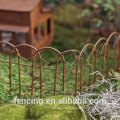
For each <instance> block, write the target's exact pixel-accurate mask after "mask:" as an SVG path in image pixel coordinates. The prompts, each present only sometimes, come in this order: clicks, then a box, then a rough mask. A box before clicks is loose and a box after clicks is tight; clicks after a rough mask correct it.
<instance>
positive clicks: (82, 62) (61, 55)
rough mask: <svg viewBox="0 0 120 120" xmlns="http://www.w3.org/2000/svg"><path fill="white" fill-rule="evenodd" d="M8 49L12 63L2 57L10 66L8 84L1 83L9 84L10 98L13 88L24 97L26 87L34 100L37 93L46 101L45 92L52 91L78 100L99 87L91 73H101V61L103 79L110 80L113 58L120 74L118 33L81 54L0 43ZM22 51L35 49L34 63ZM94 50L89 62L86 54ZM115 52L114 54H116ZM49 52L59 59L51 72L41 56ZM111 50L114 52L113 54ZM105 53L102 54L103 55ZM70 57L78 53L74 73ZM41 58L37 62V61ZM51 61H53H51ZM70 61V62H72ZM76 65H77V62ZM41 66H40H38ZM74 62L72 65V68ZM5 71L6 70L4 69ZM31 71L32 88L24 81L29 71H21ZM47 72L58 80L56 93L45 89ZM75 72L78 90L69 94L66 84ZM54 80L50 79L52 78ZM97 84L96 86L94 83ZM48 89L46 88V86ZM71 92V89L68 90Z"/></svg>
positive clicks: (4, 62) (0, 59) (54, 81)
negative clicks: (89, 89)
mask: <svg viewBox="0 0 120 120" xmlns="http://www.w3.org/2000/svg"><path fill="white" fill-rule="evenodd" d="M114 36H116V37H115V38H116V40H115V41H114V48H113V47H111V46H113V45H110V44H109V41H110V40H111V39H112V38H114ZM3 44H4V45H7V46H10V48H11V51H10V53H9V55H7V56H9V59H8V61H7V60H5V59H2V56H0V64H3V65H5V64H7V65H8V68H9V70H8V72H9V73H8V74H9V75H8V81H7V82H6V81H4V80H3V79H0V83H3V84H8V85H9V87H8V88H7V89H9V94H10V95H12V92H13V91H14V90H13V89H12V87H13V86H18V89H19V91H18V92H19V96H21V95H22V93H21V91H22V87H26V88H30V90H29V92H30V93H31V97H34V94H35V91H40V93H39V96H40V97H41V98H42V97H44V95H45V94H43V92H44V91H50V92H51V93H53V95H56V94H58V93H60V94H74V95H75V96H76V95H77V92H82V90H83V89H84V87H85V86H88V87H89V86H90V85H91V84H93V85H95V84H96V81H97V75H96V74H94V76H93V77H92V75H90V73H92V72H95V71H98V64H99V63H98V61H101V63H102V64H101V66H100V67H101V68H100V69H99V70H101V73H102V74H103V75H105V76H106V78H108V77H109V71H110V67H109V66H110V64H109V60H110V56H114V57H113V58H112V63H113V64H114V68H113V69H114V71H120V34H119V33H117V32H113V33H112V34H111V35H110V36H109V38H108V39H106V38H101V39H99V40H98V41H97V42H96V44H95V45H93V44H90V43H89V44H87V45H85V46H84V47H83V49H82V50H81V51H78V50H67V51H64V52H60V51H58V50H57V49H55V48H51V47H43V48H40V49H39V50H37V49H36V48H34V47H33V46H30V45H28V44H20V45H18V46H14V45H12V44H10V43H7V42H0V45H3ZM100 45H102V49H101V51H98V49H97V48H98V46H100ZM20 47H30V48H31V49H33V50H34V51H35V52H34V54H33V55H32V56H31V58H30V59H25V58H24V57H23V56H21V54H20V52H19V48H20ZM89 47H91V50H89V51H90V54H89V56H87V59H84V57H83V54H84V51H85V50H86V49H87V48H89ZM113 49H114V50H113ZM45 50H48V51H54V52H55V54H56V55H57V56H56V57H55V58H53V60H54V61H55V62H54V66H55V67H54V68H51V67H50V65H48V66H47V67H46V66H45V65H43V62H45V61H44V58H43V57H42V56H41V54H42V52H44V51H45ZM110 50H111V51H110ZM101 52H102V54H101ZM69 53H76V55H75V59H74V64H75V67H74V68H72V69H67V68H66V64H68V63H67V62H66V59H65V55H66V54H69ZM15 54H16V56H17V59H16V61H13V60H12V58H13V57H14V55H15ZM36 58H37V61H36ZM48 59H51V58H50V57H49V58H48ZM68 59H69V58H68ZM22 60H25V61H26V62H25V63H26V64H25V63H24V64H23V63H22ZM29 60H31V63H30V64H29V65H28V64H27V61H29ZM75 61H76V62H75ZM60 62H61V65H62V67H61V68H59V63H60ZM36 63H39V64H36ZM72 64H73V62H72V63H71V64H70V65H72ZM14 65H16V68H15V69H14V70H12V69H13V67H14ZM3 67H4V66H3ZM22 67H23V68H24V67H27V68H29V70H31V73H29V76H30V78H31V80H29V81H30V85H26V84H25V83H24V80H22V77H21V76H22V74H25V72H26V71H24V73H23V72H22V70H21V68H22ZM85 67H87V70H88V71H89V72H88V74H87V76H88V79H87V80H86V81H87V83H86V84H84V81H85V79H84V73H85V72H86V71H84V68H85ZM36 69H37V70H38V73H39V77H37V78H35V74H36ZM17 70H18V72H17V73H18V75H16V77H15V75H13V73H14V71H17ZM44 70H50V73H53V75H54V77H53V78H54V79H53V83H52V86H53V89H47V88H43V83H44V81H48V82H49V79H48V80H45V79H44V77H45V76H43V74H44V72H45V71H44ZM0 72H1V73H0V74H1V75H2V74H3V73H2V68H1V70H0ZM58 72H61V74H60V77H62V79H61V88H60V90H59V91H58V86H57V83H58V77H59V76H58ZM72 72H73V73H74V75H75V76H74V77H73V78H72V82H73V83H72V84H71V86H74V88H73V90H69V92H66V84H67V83H66V82H67V81H69V79H68V80H66V75H67V73H70V74H72ZM6 73H7V69H6ZM48 77H50V76H48ZM14 79H17V80H18V83H15V82H13V81H14ZM36 79H37V81H39V82H38V86H37V87H36V86H35V82H36ZM92 81H93V82H92ZM44 86H46V85H45V84H44ZM68 89H69V88H68Z"/></svg>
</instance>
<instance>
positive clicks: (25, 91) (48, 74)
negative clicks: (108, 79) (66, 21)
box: [0, 24, 115, 103]
mask: <svg viewBox="0 0 120 120" xmlns="http://www.w3.org/2000/svg"><path fill="white" fill-rule="evenodd" d="M59 27H60V28H61V33H59V36H61V37H58V36H57V35H56V34H55V38H54V41H53V43H52V44H51V47H54V48H56V49H58V50H59V51H61V52H63V51H65V50H68V49H78V50H79V51H80V50H81V49H82V48H83V46H85V45H86V44H87V43H93V44H95V42H96V41H97V39H95V38H94V37H93V38H91V39H88V37H85V34H84V37H76V38H74V39H73V37H71V30H70V29H69V28H66V32H67V34H66V36H65V38H62V35H63V34H62V27H61V26H59ZM54 30H55V31H56V24H55V26H54ZM86 31H87V30H86ZM86 36H87V35H86ZM102 45H103V43H101V44H100V45H99V47H98V51H101V48H102ZM90 50H91V48H88V49H86V50H85V51H84V54H83V57H84V59H87V57H88V55H89V53H90ZM110 51H112V53H114V52H115V51H114V49H113V48H110ZM0 55H1V57H0V60H1V61H2V60H5V61H7V62H8V61H9V56H7V55H6V54H3V53H0ZM41 56H42V58H43V67H44V68H45V69H43V71H42V75H43V76H42V79H43V89H45V90H43V95H44V97H45V96H48V95H52V94H53V92H51V91H48V90H46V89H52V90H53V89H54V79H55V71H54V70H55V68H56V61H57V56H58V54H56V53H55V52H53V51H50V50H45V51H43V52H42V53H41ZM99 56H101V55H98V57H99ZM64 57H65V61H66V64H65V68H66V70H72V71H68V72H66V74H65V92H66V93H68V92H73V91H74V90H75V76H76V72H74V71H73V70H75V69H76V63H77V61H76V57H77V54H76V53H73V52H72V53H69V54H66V55H65V56H64ZM114 57H115V55H112V56H110V61H109V62H110V64H109V68H110V69H109V70H110V71H111V70H112V69H113V66H114V62H113V59H114ZM12 62H13V63H14V62H15V63H17V62H18V60H17V57H15V56H12ZM89 62H90V60H88V61H87V62H86V61H84V64H86V63H89ZM39 63H40V62H39V59H38V58H36V59H35V66H40V64H39ZM21 64H28V65H32V61H31V60H29V61H26V60H23V59H21ZM79 67H80V64H79ZM105 67H106V66H105ZM0 68H1V69H0V81H4V82H9V64H8V63H3V62H0ZM46 68H49V69H46ZM58 68H59V69H63V64H62V61H61V60H60V62H59V67H58ZM101 68H102V60H101V59H99V60H98V61H97V70H98V71H100V72H101ZM51 69H52V70H51ZM92 72H94V64H93V67H92ZM88 77H89V65H87V66H85V67H84V68H83V84H84V85H85V84H86V83H88ZM62 78H63V72H62V71H58V76H57V91H62ZM93 80H94V79H93V77H92V84H93ZM31 83H32V69H31V67H26V66H21V84H22V85H26V86H30V85H31ZM12 84H19V74H18V65H16V64H12ZM34 87H36V88H39V87H40V69H39V68H35V71H34ZM79 87H80V69H79V76H78V88H79ZM18 93H19V87H18V86H16V85H12V96H9V85H8V84H4V83H0V103H6V102H10V100H12V99H13V97H15V96H17V95H18ZM58 94H59V93H58ZM30 96H31V88H30V87H24V86H22V97H24V98H26V97H27V98H28V97H30ZM34 97H35V98H38V97H40V89H34Z"/></svg>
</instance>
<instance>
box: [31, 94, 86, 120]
mask: <svg viewBox="0 0 120 120" xmlns="http://www.w3.org/2000/svg"><path fill="white" fill-rule="evenodd" d="M68 97H69V98H70V99H74V97H71V96H62V95H59V96H52V97H47V98H45V99H44V103H45V101H46V100H48V99H54V100H55V102H56V103H59V100H60V99H64V98H68ZM82 106H83V107H85V106H84V105H82ZM49 111H58V112H60V113H63V114H65V115H66V116H67V117H68V118H69V119H70V120H79V119H80V118H81V117H82V116H83V113H82V112H81V111H80V110H78V107H77V105H75V104H43V105H42V106H40V105H38V104H35V105H31V107H30V116H31V118H40V117H41V116H42V115H44V114H45V113H48V112H49Z"/></svg>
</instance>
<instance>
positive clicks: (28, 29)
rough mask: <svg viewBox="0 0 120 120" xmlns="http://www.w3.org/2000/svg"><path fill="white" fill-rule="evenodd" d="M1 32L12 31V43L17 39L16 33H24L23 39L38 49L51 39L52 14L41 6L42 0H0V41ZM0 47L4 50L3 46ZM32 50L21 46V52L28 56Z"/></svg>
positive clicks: (15, 42)
mask: <svg viewBox="0 0 120 120" xmlns="http://www.w3.org/2000/svg"><path fill="white" fill-rule="evenodd" d="M2 32H10V33H12V40H11V42H12V44H14V45H17V44H20V43H22V41H18V40H17V33H23V34H25V41H24V43H27V44H29V45H32V46H34V47H35V48H37V49H39V48H40V47H43V46H48V45H49V44H50V43H51V42H52V40H53V14H52V12H51V11H48V10H46V9H45V8H43V2H42V0H0V41H2V40H3V39H2ZM0 49H1V50H3V51H4V48H3V46H0ZM32 53H33V50H32V49H30V48H22V49H21V54H24V56H26V57H29V56H30V55H32Z"/></svg>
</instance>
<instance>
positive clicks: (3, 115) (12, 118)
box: [0, 104, 26, 120]
mask: <svg viewBox="0 0 120 120" xmlns="http://www.w3.org/2000/svg"><path fill="white" fill-rule="evenodd" d="M0 120H26V109H25V107H23V106H21V105H14V104H8V105H3V106H2V107H0Z"/></svg>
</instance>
